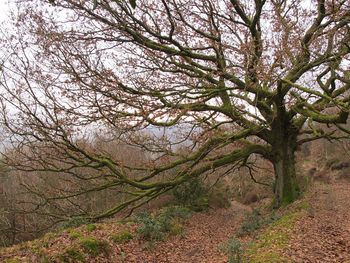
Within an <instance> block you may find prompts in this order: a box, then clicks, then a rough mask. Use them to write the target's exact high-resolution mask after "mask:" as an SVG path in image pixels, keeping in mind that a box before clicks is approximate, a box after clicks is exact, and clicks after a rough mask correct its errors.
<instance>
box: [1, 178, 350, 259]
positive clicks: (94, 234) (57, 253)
mask: <svg viewBox="0 0 350 263" xmlns="http://www.w3.org/2000/svg"><path fill="white" fill-rule="evenodd" d="M251 211H252V209H251V208H250V207H248V206H244V205H242V204H240V203H238V202H233V203H232V205H231V207H230V208H228V209H224V208H220V209H216V210H213V209H210V210H209V211H206V212H200V213H194V214H193V216H192V217H191V218H189V219H186V220H185V221H184V222H182V224H183V228H184V232H182V233H181V234H178V235H170V236H168V237H167V238H166V239H165V240H164V241H157V242H146V241H145V240H144V239H142V238H140V237H138V236H137V229H138V228H139V227H140V226H139V225H138V224H133V223H127V224H121V223H116V222H112V221H111V222H106V223H100V224H96V225H95V226H94V227H92V226H91V225H90V226H89V225H85V226H81V227H79V228H75V229H68V230H64V231H61V232H58V233H49V234H47V235H45V236H44V237H42V238H41V239H38V240H34V241H30V242H25V243H22V244H19V245H16V246H13V247H10V248H6V249H2V250H0V262H7V263H18V262H44V263H47V262H135V263H136V262H137V263H146V262H147V263H161V262H164V263H165V262H169V263H170V262H174V263H175V262H176V263H181V262H184V263H185V262H186V263H187V262H193V263H197V262H198V263H202V262H203V263H221V262H228V256H230V257H231V260H232V261H231V262H249V263H250V262H262V263H265V262H310V263H311V262H312V263H316V262H342V263H343V262H344V263H345V262H349V263H350V220H349V219H350V183H349V182H348V181H336V182H332V183H330V184H325V183H321V182H316V183H315V184H314V185H313V186H312V187H310V189H309V191H308V192H307V193H306V194H305V196H304V197H303V198H302V200H299V201H297V202H296V203H295V204H293V205H291V206H290V207H287V208H285V209H283V210H282V211H280V215H279V216H278V218H277V219H274V220H271V221H270V222H269V223H266V224H260V223H258V224H257V222H256V221H254V222H250V223H251V224H252V225H253V226H252V228H253V229H255V228H256V229H255V231H254V232H250V233H249V234H248V235H245V236H243V237H236V238H235V240H236V239H237V242H239V244H242V247H239V246H236V245H237V244H236V243H235V244H236V245H235V244H234V245H233V246H232V244H231V247H229V248H230V249H231V251H226V253H224V251H223V249H220V244H221V246H222V244H225V243H227V241H228V240H232V237H233V236H235V234H236V233H237V231H238V230H239V229H242V224H243V225H246V226H248V229H249V224H245V222H244V220H247V218H246V214H247V213H249V212H251ZM254 224H255V225H254ZM123 231H124V232H125V231H129V232H130V233H132V236H133V237H132V238H131V237H130V240H128V238H126V239H125V240H119V241H121V242H119V241H118V242H113V241H111V239H112V237H113V234H115V233H123ZM97 241H98V242H97ZM124 241H125V242H124ZM233 260H241V261H233Z"/></svg>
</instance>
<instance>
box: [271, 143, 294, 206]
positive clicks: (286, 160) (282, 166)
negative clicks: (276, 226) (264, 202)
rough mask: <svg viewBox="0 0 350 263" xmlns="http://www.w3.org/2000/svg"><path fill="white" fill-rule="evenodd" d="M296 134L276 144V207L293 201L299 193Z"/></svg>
mask: <svg viewBox="0 0 350 263" xmlns="http://www.w3.org/2000/svg"><path fill="white" fill-rule="evenodd" d="M295 151H296V138H295V136H287V137H284V138H283V139H281V141H280V143H279V144H277V145H275V146H274V157H273V158H274V159H273V166H274V171H275V185H274V194H275V200H274V207H276V208H277V207H280V206H282V205H286V204H289V203H291V202H293V201H294V200H295V199H296V198H297V197H298V195H299V187H298V183H297V179H296V169H295Z"/></svg>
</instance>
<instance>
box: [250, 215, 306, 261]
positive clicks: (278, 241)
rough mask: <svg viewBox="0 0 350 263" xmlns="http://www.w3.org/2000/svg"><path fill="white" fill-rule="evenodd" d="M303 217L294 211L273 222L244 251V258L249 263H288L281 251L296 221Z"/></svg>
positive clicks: (286, 243) (285, 245)
mask: <svg viewBox="0 0 350 263" xmlns="http://www.w3.org/2000/svg"><path fill="white" fill-rule="evenodd" d="M302 215H303V213H302V212H301V211H296V212H293V213H290V214H287V215H284V216H282V217H281V218H279V219H278V220H276V221H275V222H273V223H272V224H271V225H270V226H269V227H268V228H267V229H266V230H265V231H264V232H263V233H262V234H261V235H260V236H259V237H258V239H257V240H256V242H254V243H252V244H251V245H250V246H249V247H248V248H247V249H246V251H245V253H244V257H245V258H246V259H247V261H248V262H250V263H274V262H276V263H277V262H289V261H288V259H286V258H284V257H283V255H282V251H283V250H284V249H285V248H286V247H287V246H288V243H289V240H290V236H291V233H292V230H293V228H294V225H295V223H296V221H297V220H298V219H299V218H300V217H301V216H302Z"/></svg>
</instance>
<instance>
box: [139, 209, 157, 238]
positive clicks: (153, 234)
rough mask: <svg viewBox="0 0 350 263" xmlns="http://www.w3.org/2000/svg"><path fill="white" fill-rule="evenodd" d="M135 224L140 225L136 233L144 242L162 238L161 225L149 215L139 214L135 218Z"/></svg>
mask: <svg viewBox="0 0 350 263" xmlns="http://www.w3.org/2000/svg"><path fill="white" fill-rule="evenodd" d="M136 222H137V223H139V224H141V226H140V227H139V229H138V230H137V232H138V233H139V234H140V236H141V237H142V238H144V239H146V240H162V239H163V238H164V233H163V231H162V230H163V228H162V225H161V223H160V222H159V221H158V220H157V219H156V218H155V217H154V215H152V214H149V213H141V214H139V215H138V216H137V218H136Z"/></svg>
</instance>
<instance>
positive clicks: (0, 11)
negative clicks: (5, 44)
mask: <svg viewBox="0 0 350 263" xmlns="http://www.w3.org/2000/svg"><path fill="white" fill-rule="evenodd" d="M7 12H8V5H7V0H0V21H4V20H6V19H7V17H8V16H7Z"/></svg>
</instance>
